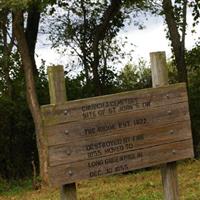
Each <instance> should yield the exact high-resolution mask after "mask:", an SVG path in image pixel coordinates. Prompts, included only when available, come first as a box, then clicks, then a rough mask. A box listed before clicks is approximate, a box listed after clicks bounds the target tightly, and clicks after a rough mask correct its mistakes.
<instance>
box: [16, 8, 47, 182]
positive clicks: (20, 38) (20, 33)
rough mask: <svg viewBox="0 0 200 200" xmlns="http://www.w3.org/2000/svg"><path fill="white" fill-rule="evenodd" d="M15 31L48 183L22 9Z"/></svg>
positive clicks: (45, 179)
mask: <svg viewBox="0 0 200 200" xmlns="http://www.w3.org/2000/svg"><path fill="white" fill-rule="evenodd" d="M13 31H14V34H15V38H16V40H17V44H18V49H19V52H20V55H21V59H22V65H23V70H24V74H25V81H26V97H27V103H28V106H29V109H30V111H31V114H32V117H33V121H34V125H35V133H36V138H37V148H38V153H39V162H40V176H41V177H42V181H43V183H45V184H46V183H48V174H47V148H46V143H45V137H44V134H43V128H42V118H41V112H40V106H39V103H38V98H37V94H36V89H35V81H34V76H33V68H34V66H33V64H32V60H31V56H30V52H29V47H28V42H27V40H26V35H25V32H24V20H23V12H22V11H16V13H14V15H13Z"/></svg>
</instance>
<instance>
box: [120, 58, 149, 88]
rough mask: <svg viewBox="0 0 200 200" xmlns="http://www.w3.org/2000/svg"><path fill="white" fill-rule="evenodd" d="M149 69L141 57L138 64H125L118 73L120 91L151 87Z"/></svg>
mask: <svg viewBox="0 0 200 200" xmlns="http://www.w3.org/2000/svg"><path fill="white" fill-rule="evenodd" d="M151 85H152V82H151V69H150V68H149V67H148V66H147V64H146V62H145V61H144V60H143V59H140V60H139V62H138V64H130V63H129V64H127V65H126V66H125V67H124V68H123V69H122V71H121V72H120V74H119V87H120V89H121V90H122V91H129V90H136V89H142V88H148V87H151Z"/></svg>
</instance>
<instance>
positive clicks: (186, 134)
mask: <svg viewBox="0 0 200 200" xmlns="http://www.w3.org/2000/svg"><path fill="white" fill-rule="evenodd" d="M190 130H191V128H190V123H189V121H183V122H180V123H174V124H170V125H167V126H164V127H157V128H149V129H144V130H143V129H141V130H140V129H138V130H136V131H133V130H132V129H128V130H125V131H123V132H122V134H118V135H111V136H106V137H105V136H101V137H94V138H89V139H87V140H80V141H78V142H77V141H74V142H69V143H67V144H62V145H56V146H50V147H49V166H56V165H60V164H65V163H72V162H78V161H83V160H90V159H94V158H100V157H104V156H108V155H115V154H118V153H123V152H128V151H133V150H137V149H141V148H147V147H152V146H157V145H161V144H166V143H172V142H176V141H181V140H186V139H190V138H191V134H190Z"/></svg>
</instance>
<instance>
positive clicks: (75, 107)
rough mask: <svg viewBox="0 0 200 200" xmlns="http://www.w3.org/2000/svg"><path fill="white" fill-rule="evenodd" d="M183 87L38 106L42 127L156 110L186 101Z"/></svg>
mask: <svg viewBox="0 0 200 200" xmlns="http://www.w3.org/2000/svg"><path fill="white" fill-rule="evenodd" d="M187 100H188V98H187V93H186V87H185V84H183V83H180V84H175V85H173V86H171V85H170V86H167V87H162V88H153V89H152V88H151V89H144V90H138V91H131V92H124V93H119V94H114V95H107V96H100V97H93V98H89V99H81V100H76V101H67V102H65V103H64V104H59V105H46V106H42V107H41V111H42V116H43V121H44V125H45V126H48V125H53V124H61V123H66V122H73V121H79V120H84V121H88V120H92V119H103V118H104V117H105V116H113V115H116V114H121V113H127V112H133V111H138V110H144V109H146V110H147V109H149V108H155V107H158V106H162V105H165V106H166V105H170V104H174V103H178V102H185V101H187Z"/></svg>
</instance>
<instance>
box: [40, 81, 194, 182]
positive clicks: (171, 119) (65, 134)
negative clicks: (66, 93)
mask: <svg viewBox="0 0 200 200" xmlns="http://www.w3.org/2000/svg"><path fill="white" fill-rule="evenodd" d="M41 110H42V115H43V123H44V130H45V134H46V136H47V142H48V156H49V163H48V164H49V166H48V167H49V178H50V182H51V183H52V184H53V185H62V184H66V183H73V182H76V181H78V180H81V179H87V178H94V177H98V176H105V175H110V174H117V173H121V172H126V171H130V170H134V169H139V168H145V167H150V166H154V165H158V164H162V163H167V162H171V161H177V160H181V159H185V158H190V157H193V145H192V135H191V127H190V116H189V110H188V98H187V92H186V87H185V84H175V85H170V86H165V87H159V88H153V89H152V88H151V89H144V90H138V91H131V92H124V93H119V94H114V95H107V96H100V97H94V98H88V99H81V100H77V101H67V102H66V103H64V104H57V105H53V104H52V105H45V106H42V108H41Z"/></svg>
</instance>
